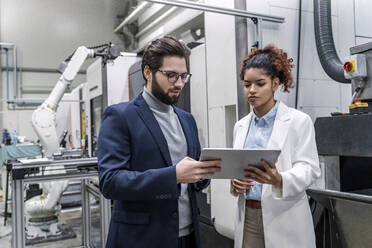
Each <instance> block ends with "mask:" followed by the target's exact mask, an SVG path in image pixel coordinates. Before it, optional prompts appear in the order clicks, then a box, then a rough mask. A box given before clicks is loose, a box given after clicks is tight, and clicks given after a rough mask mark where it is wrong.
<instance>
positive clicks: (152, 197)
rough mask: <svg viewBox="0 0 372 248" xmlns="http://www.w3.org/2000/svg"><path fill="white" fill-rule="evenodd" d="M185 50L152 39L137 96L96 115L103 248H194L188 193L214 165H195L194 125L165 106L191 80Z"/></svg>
mask: <svg viewBox="0 0 372 248" xmlns="http://www.w3.org/2000/svg"><path fill="white" fill-rule="evenodd" d="M185 49H186V48H185V47H184V46H183V45H182V44H181V43H180V42H179V41H178V40H177V39H175V38H174V37H171V36H166V37H164V38H160V39H157V40H154V41H153V42H152V43H151V44H150V45H149V46H148V47H147V48H146V50H145V51H144V54H143V59H142V74H143V76H144V78H145V80H146V85H145V87H144V90H143V92H142V93H141V94H139V96H138V97H137V98H136V99H134V100H132V101H130V102H126V103H120V104H117V105H112V106H109V107H108V108H107V109H106V110H105V113H104V115H103V119H102V124H101V130H100V135H99V139H98V166H99V178H100V190H101V192H102V194H103V195H104V196H105V197H106V198H108V199H113V200H114V209H113V212H112V218H111V223H110V230H109V235H108V239H107V247H130V248H133V247H143V248H150V247H151V248H157V247H159V248H165V247H166V248H172V247H174V248H177V247H182V248H184V247H186V248H191V247H200V238H199V217H198V209H197V204H196V197H195V191H199V190H201V189H203V188H205V187H206V186H207V185H208V184H209V180H203V178H205V177H206V176H210V175H212V174H213V173H214V172H216V171H220V168H218V166H217V165H218V164H219V163H220V162H221V161H207V162H199V161H197V160H198V159H199V155H200V144H199V140H198V134H197V128H196V124H195V120H194V118H193V117H192V115H191V114H189V113H187V112H184V111H182V110H181V109H179V108H177V107H174V106H173V104H174V103H176V101H177V99H178V97H179V95H180V93H181V90H182V88H183V87H184V85H185V83H187V82H188V81H189V80H190V77H191V74H189V73H188V72H187V66H186V61H187V51H186V50H185Z"/></svg>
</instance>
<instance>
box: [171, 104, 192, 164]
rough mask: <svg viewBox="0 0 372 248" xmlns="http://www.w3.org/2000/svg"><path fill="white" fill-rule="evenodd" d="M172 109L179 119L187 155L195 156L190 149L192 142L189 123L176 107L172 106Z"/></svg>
mask: <svg viewBox="0 0 372 248" xmlns="http://www.w3.org/2000/svg"><path fill="white" fill-rule="evenodd" d="M173 109H174V111H175V112H176V114H177V116H178V119H179V120H180V123H181V126H182V130H183V133H184V135H185V138H186V143H187V156H189V157H195V151H194V150H193V149H192V148H193V146H192V142H193V135H192V133H191V127H190V124H189V123H188V122H187V121H186V119H185V117H184V116H183V114H182V113H181V111H180V110H179V109H177V108H173Z"/></svg>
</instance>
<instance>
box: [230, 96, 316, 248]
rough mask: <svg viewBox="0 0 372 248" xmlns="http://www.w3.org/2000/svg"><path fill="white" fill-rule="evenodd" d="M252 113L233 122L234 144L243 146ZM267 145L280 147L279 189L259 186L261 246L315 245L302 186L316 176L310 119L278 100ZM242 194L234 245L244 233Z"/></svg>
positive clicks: (295, 247)
mask: <svg viewBox="0 0 372 248" xmlns="http://www.w3.org/2000/svg"><path fill="white" fill-rule="evenodd" d="M251 116H252V114H249V115H247V116H246V117H244V118H243V119H241V120H240V121H238V122H237V123H236V124H235V127H234V148H238V149H239V148H240V149H241V148H243V146H244V142H245V138H246V136H247V131H248V129H249V124H250V121H251ZM267 148H268V149H281V151H282V152H281V154H280V156H279V158H278V161H277V163H276V167H277V170H278V171H279V173H280V174H281V175H282V178H283V188H282V190H280V189H278V188H275V187H274V186H272V185H269V184H264V185H263V187H262V199H261V200H262V201H261V204H262V216H263V226H264V235H265V248H278V247H285V248H291V247H293V248H315V234H314V227H313V221H312V216H311V211H310V207H309V204H308V199H307V195H306V192H305V190H306V189H307V188H308V187H309V186H310V185H311V184H312V183H314V182H315V181H316V179H318V178H319V177H320V174H321V172H320V169H319V159H318V153H317V148H316V143H315V132H314V126H313V123H312V121H311V119H310V117H309V116H308V115H306V114H305V113H303V112H300V111H298V110H296V109H293V108H289V107H287V106H286V105H285V104H284V103H281V102H280V103H279V108H278V111H277V114H276V117H275V123H274V127H273V130H272V134H271V137H270V140H269V142H268V145H267ZM244 215H245V196H244V195H242V194H240V195H239V199H238V210H237V215H236V220H235V248H241V247H242V243H243V233H244Z"/></svg>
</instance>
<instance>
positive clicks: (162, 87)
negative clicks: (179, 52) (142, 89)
mask: <svg viewBox="0 0 372 248" xmlns="http://www.w3.org/2000/svg"><path fill="white" fill-rule="evenodd" d="M159 70H161V71H163V72H167V73H168V72H173V73H177V74H182V73H186V72H187V67H186V60H185V58H182V57H177V56H165V57H164V58H163V65H162V66H161V67H160V68H159ZM149 76H150V75H149ZM184 86H185V83H184V82H183V81H182V79H181V77H179V78H178V79H177V81H176V82H175V83H170V82H169V81H168V76H167V75H166V74H165V73H162V72H160V71H155V72H153V73H151V80H148V82H147V85H146V87H147V89H148V90H149V91H150V92H151V93H152V94H153V95H154V96H155V97H156V98H158V99H159V100H160V101H161V102H163V103H165V104H168V105H171V104H175V103H176V102H177V100H178V98H179V96H180V94H181V91H182V89H183V87H184Z"/></svg>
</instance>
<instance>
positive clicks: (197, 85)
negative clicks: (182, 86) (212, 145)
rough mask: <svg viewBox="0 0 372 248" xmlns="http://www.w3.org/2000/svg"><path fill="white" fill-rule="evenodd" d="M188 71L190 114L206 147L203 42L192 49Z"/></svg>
mask: <svg viewBox="0 0 372 248" xmlns="http://www.w3.org/2000/svg"><path fill="white" fill-rule="evenodd" d="M190 72H191V74H192V77H191V82H190V83H191V87H190V105H191V106H190V107H191V114H192V115H193V116H194V118H195V121H196V124H197V127H198V134H199V140H200V143H201V146H202V147H208V146H209V143H208V103H207V101H208V98H207V74H206V64H205V45H204V44H202V45H200V46H197V47H196V48H194V49H192V51H191V56H190Z"/></svg>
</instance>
